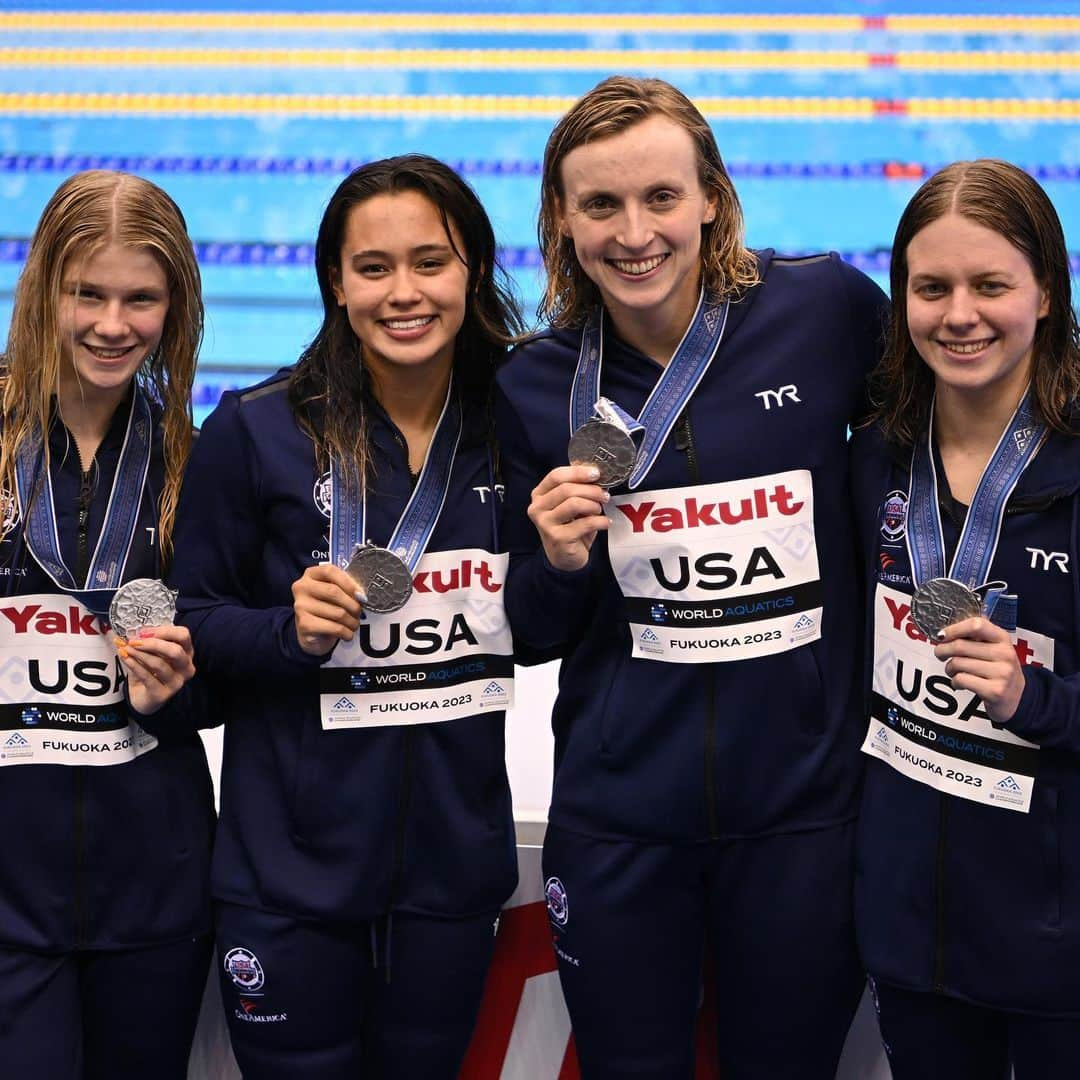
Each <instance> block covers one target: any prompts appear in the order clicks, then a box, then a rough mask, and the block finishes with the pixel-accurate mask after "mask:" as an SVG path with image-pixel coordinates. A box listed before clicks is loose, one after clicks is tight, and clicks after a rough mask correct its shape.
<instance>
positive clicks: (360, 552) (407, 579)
mask: <svg viewBox="0 0 1080 1080" xmlns="http://www.w3.org/2000/svg"><path fill="white" fill-rule="evenodd" d="M345 573H346V574H348V575H349V577H351V578H352V579H353V581H355V582H356V583H357V585H359V586H360V588H361V590H362V591H363V593H364V595H365V596H366V597H367V600H366V601H365V603H364V608H365V609H366V610H367V611H372V612H374V613H375V614H377V615H387V614H389V613H390V612H391V611H397V610H398V609H399V608H403V607H404V606H405V605H406V604H407V603H408V600H409V597H410V596H412V587H413V584H412V574H411V573H410V572H409V568H408V566H406V565H405V563H404V561H403V560H402V559H400V558H398V556H397V555H395V554H394V553H393V552H392V551H389V550H387V549H386V548H383V547H376V545H375V544H357V545H356V547H354V548H353V553H352V558H351V559H349V563H348V565H347V566H346V567H345Z"/></svg>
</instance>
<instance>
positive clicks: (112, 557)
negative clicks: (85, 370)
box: [15, 386, 153, 614]
mask: <svg viewBox="0 0 1080 1080" xmlns="http://www.w3.org/2000/svg"><path fill="white" fill-rule="evenodd" d="M152 434H153V424H152V422H151V418H150V403H149V401H148V400H147V398H146V395H145V394H144V393H143V391H142V390H141V389H140V388H139V387H138V386H136V387H135V388H134V393H133V396H132V403H131V412H130V414H129V415H128V423H127V431H126V432H125V433H124V445H123V448H122V449H121V451H120V461H119V463H118V464H117V466H116V475H115V476H114V477H113V484H112V491H111V492H110V493H109V503H108V506H107V507H106V510H105V521H104V524H103V525H102V527H101V535H100V536H99V537H98V542H97V547H96V548H95V550H94V556H93V558H92V559H91V560H90V567H89V570H88V571H87V575H86V581H85V582H77V581H76V580H75V577H74V575H73V574H72V573H71V571H70V570H69V569H68V568H67V566H66V565H65V563H64V559H63V556H62V555H61V554H60V537H59V534H58V533H57V530H56V506H55V503H54V501H53V488H52V476H51V475H50V473H49V470H48V469H46V468H45V467H44V466H45V449H44V436H43V434H42V433H41V431H37V432H36V433H35V436H34V438H32V439H30V440H28V441H27V442H25V443H24V444H23V445H22V446H21V447H20V448H19V452H18V454H17V456H16V459H15V486H16V489H17V495H18V499H19V507H20V511H21V513H22V515H23V522H24V526H23V536H24V539H25V541H26V546H27V548H28V549H29V551H30V554H31V555H32V556H33V557H34V560H35V561H36V562H37V564H38V565H39V566H40V567H41V569H42V570H44V571H45V573H46V574H48V575H49V577H50V578H52V580H53V581H54V582H55V583H56V584H57V585H58V586H59V587H60V588H61V589H63V590H64V591H65V592H68V593H72V594H75V595H77V596H78V597H79V598H80V599H81V600H82V602H83V603H84V604H86V606H87V607H88V608H90V610H91V611H94V613H95V614H101V612H100V611H98V608H100V607H101V603H102V598H101V596H96V597H95V596H94V595H93V594H95V593H98V594H103V593H108V594H109V597H108V598H106V599H105V600H104V603H105V608H106V609H107V607H108V601H109V599H111V594H112V593H113V592H114V591H115V590H116V588H117V587H118V586H119V585H120V582H121V580H122V579H123V575H124V568H125V566H126V565H127V559H128V554H129V552H130V551H131V542H132V539H133V538H134V535H135V525H136V522H137V521H138V518H139V509H140V506H141V503H142V495H143V491H144V490H145V488H146V476H147V472H148V471H149V468H150V444H151V439H152ZM42 473H44V478H43V479H42ZM39 484H42V485H43V488H44V490H42V491H40V492H37V491H36V488H37V485H39ZM35 493H36V494H37V496H38V497H35Z"/></svg>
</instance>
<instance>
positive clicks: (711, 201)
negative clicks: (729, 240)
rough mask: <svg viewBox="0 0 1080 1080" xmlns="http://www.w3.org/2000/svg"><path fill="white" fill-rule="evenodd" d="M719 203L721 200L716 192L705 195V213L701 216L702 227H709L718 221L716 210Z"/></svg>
mask: <svg viewBox="0 0 1080 1080" xmlns="http://www.w3.org/2000/svg"><path fill="white" fill-rule="evenodd" d="M719 202H720V198H719V196H718V195H717V194H716V192H715V191H709V192H708V193H707V194H706V195H705V213H704V214H702V216H701V224H702V225H708V224H709V223H710V222H713V221H715V220H716V208H717V205H718V204H719Z"/></svg>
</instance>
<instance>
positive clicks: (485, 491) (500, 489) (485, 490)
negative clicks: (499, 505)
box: [473, 484, 506, 503]
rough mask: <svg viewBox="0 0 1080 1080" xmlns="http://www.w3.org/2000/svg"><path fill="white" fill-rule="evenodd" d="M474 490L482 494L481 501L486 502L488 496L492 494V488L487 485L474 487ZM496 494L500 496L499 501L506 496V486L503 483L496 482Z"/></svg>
mask: <svg viewBox="0 0 1080 1080" xmlns="http://www.w3.org/2000/svg"><path fill="white" fill-rule="evenodd" d="M473 491H475V492H476V494H477V495H479V496H480V501H481V502H482V503H486V502H487V497H488V496H489V495H490V494H491V488H490V487H487V486H486V485H485V486H483V487H474V488H473ZM495 494H496V495H497V496H498V499H499V502H502V501H503V499H504V498H505V497H506V488H505V487H504V486H503V485H502V484H496V485H495Z"/></svg>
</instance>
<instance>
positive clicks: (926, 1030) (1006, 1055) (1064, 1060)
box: [874, 980, 1080, 1080]
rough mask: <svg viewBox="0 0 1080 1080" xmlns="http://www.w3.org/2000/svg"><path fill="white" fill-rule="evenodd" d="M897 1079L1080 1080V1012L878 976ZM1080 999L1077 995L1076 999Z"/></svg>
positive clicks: (878, 998)
mask: <svg viewBox="0 0 1080 1080" xmlns="http://www.w3.org/2000/svg"><path fill="white" fill-rule="evenodd" d="M874 1001H875V1004H876V1005H877V1009H878V1021H879V1022H880V1025H881V1038H882V1041H883V1042H884V1043H885V1052H886V1053H887V1054H888V1057H889V1067H890V1068H891V1069H892V1074H893V1080H1007V1078H1008V1076H1009V1067H1010V1065H1011V1066H1012V1068H1013V1070H1014V1074H1015V1077H1016V1080H1076V1078H1077V1077H1078V1076H1080V1020H1068V1019H1065V1020H1055V1019H1051V1018H1046V1017H1040V1016H1028V1015H1025V1014H1023V1013H1013V1012H1004V1011H1002V1010H999V1009H988V1008H983V1007H982V1006H980V1005H971V1004H969V1003H968V1002H966V1001H960V1000H958V999H957V998H951V997H946V996H945V995H944V994H933V993H923V992H920V991H917V990H902V989H900V988H899V987H895V986H889V985H888V984H887V983H883V982H880V981H878V980H875V981H874ZM1073 1004H1074V1005H1075V1004H1076V1003H1075V1002H1074V1003H1073Z"/></svg>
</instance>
